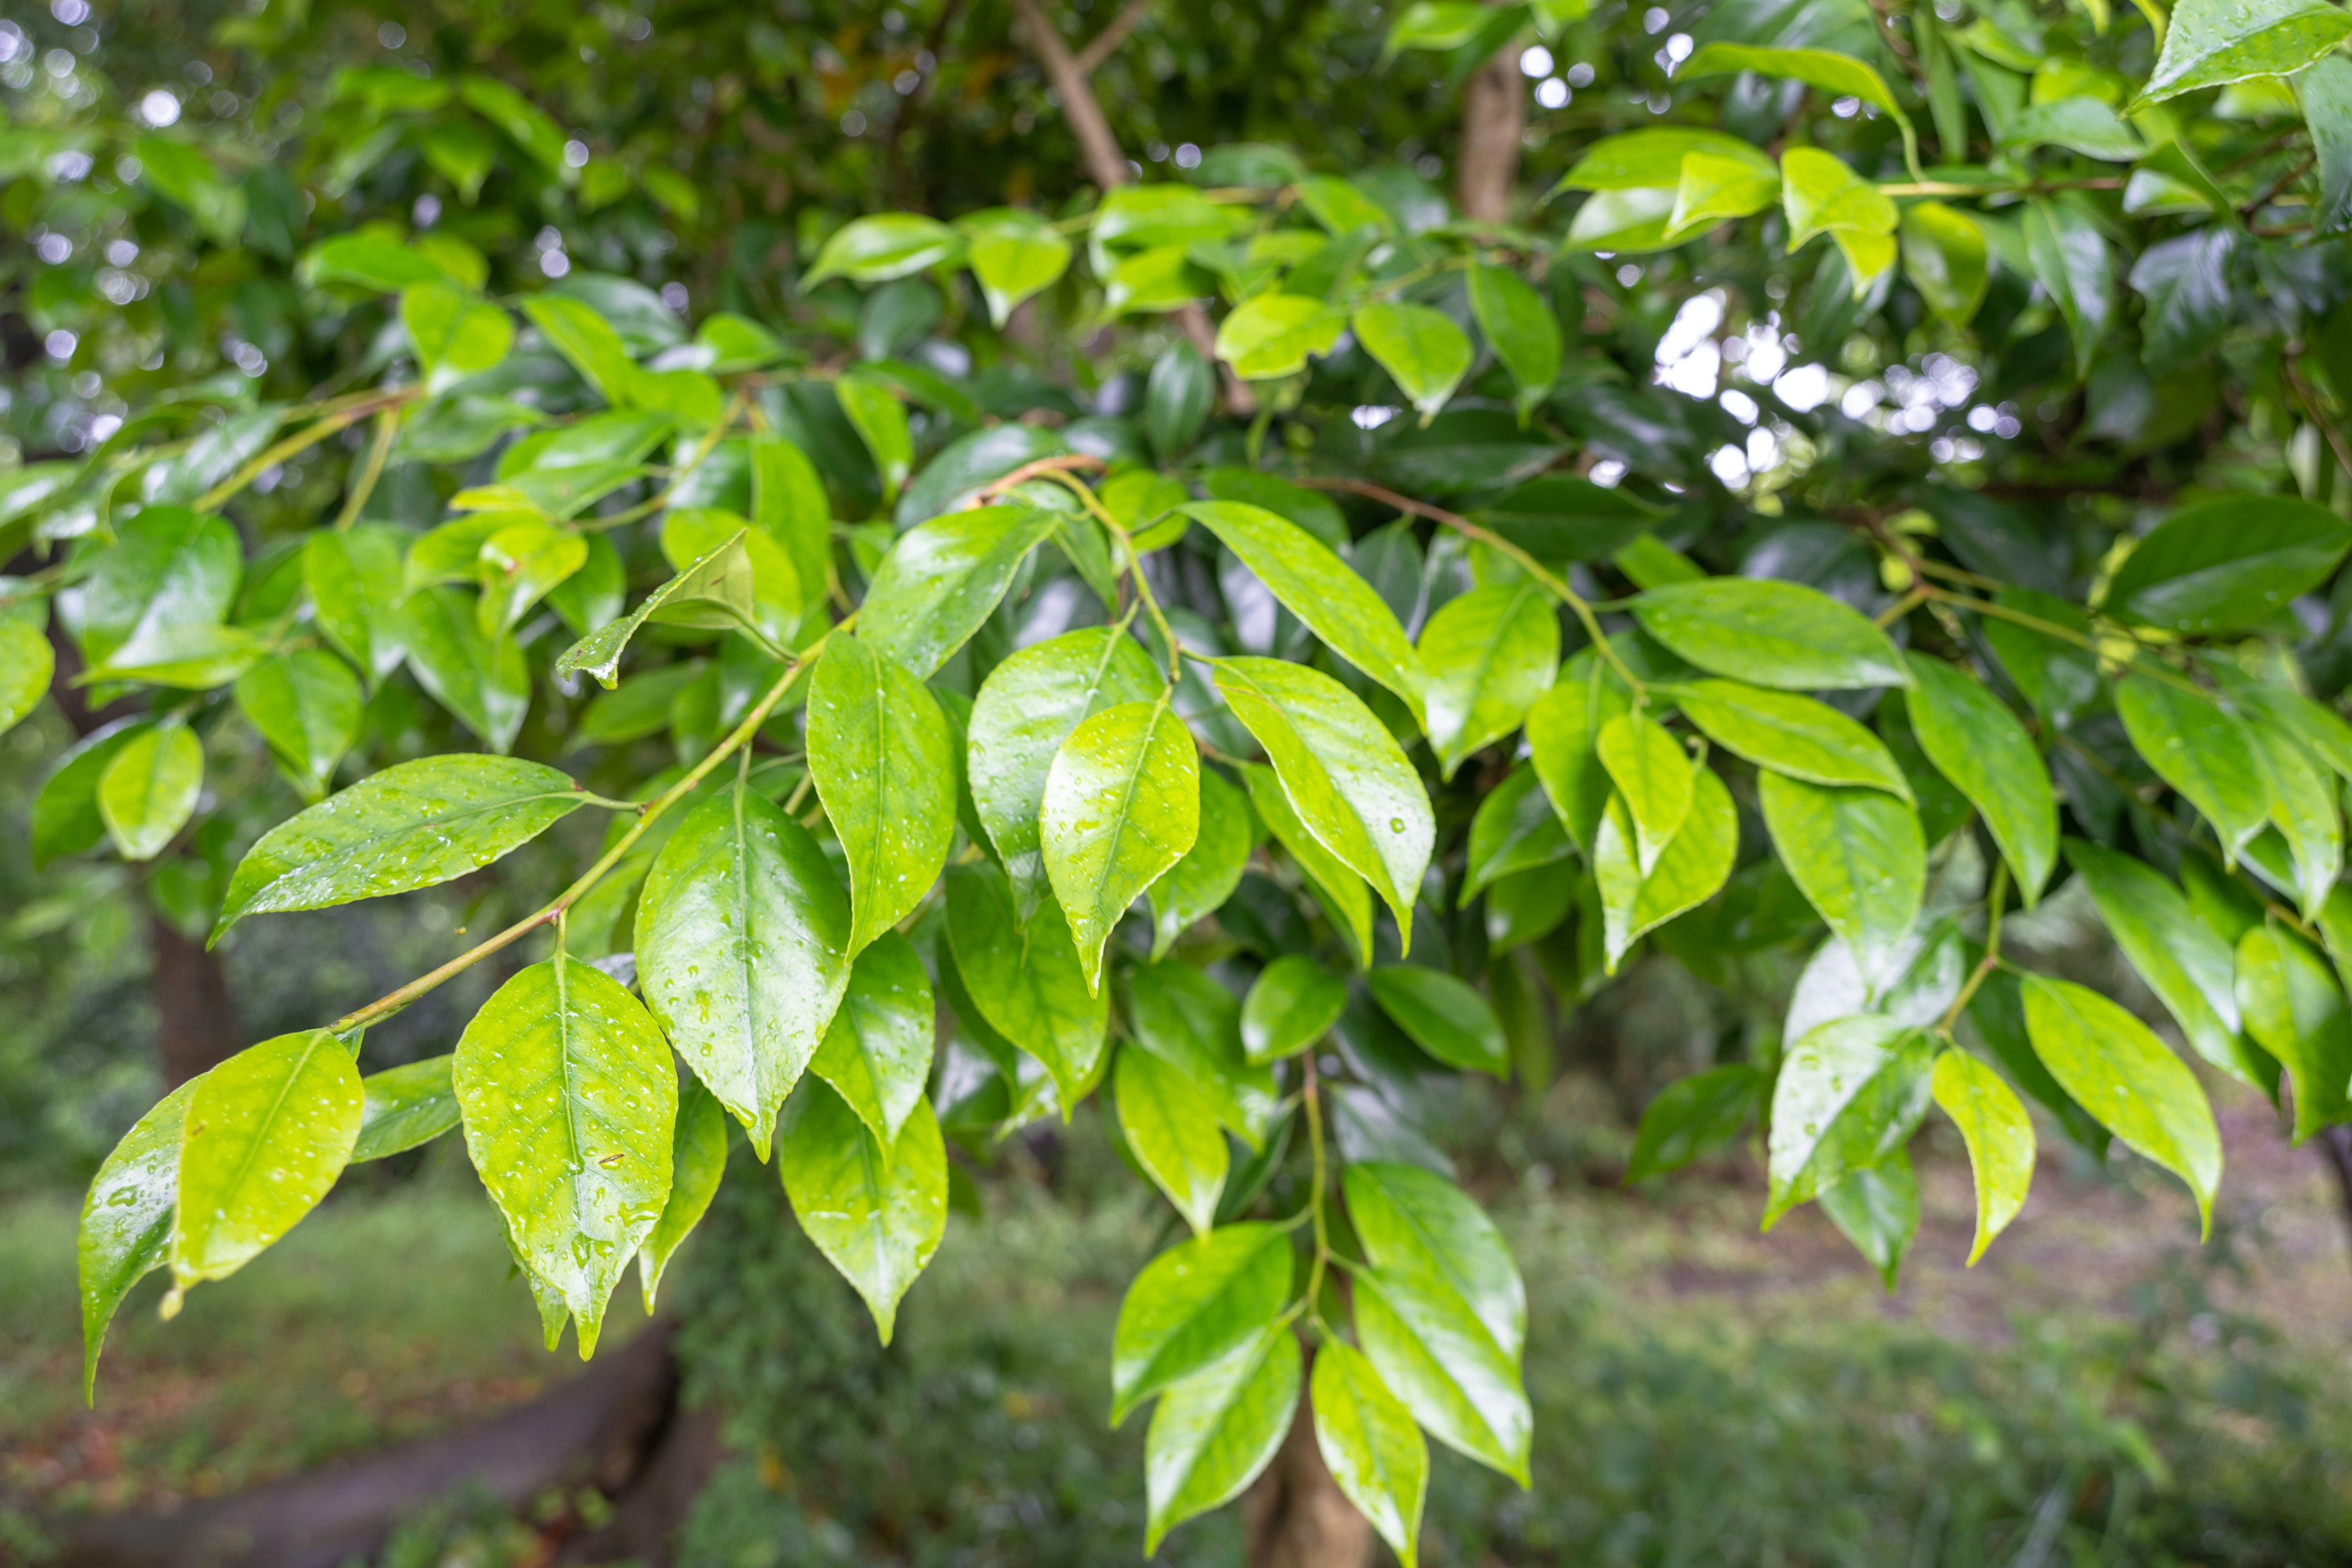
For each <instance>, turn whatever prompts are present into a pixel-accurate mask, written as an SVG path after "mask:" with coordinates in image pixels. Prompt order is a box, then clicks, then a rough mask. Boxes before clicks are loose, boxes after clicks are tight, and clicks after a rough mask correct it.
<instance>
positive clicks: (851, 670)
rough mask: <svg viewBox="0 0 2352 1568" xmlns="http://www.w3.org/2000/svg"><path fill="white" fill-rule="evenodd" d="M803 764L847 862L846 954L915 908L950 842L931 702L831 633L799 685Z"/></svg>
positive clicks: (862, 646) (842, 635)
mask: <svg viewBox="0 0 2352 1568" xmlns="http://www.w3.org/2000/svg"><path fill="white" fill-rule="evenodd" d="M807 730H808V766H809V773H810V776H811V777H813V778H814V779H815V780H816V793H817V798H818V799H819V800H821V801H823V802H824V814H825V818H826V820H827V821H829V822H831V823H832V824H833V831H834V833H835V837H838V838H839V839H840V840H841V847H842V852H843V854H844V855H845V856H846V857H847V858H848V861H849V913H850V937H849V952H850V953H851V955H852V956H855V955H856V953H857V952H860V951H861V950H863V949H864V948H865V946H866V943H867V942H872V941H873V940H874V939H875V938H876V937H877V936H880V935H881V934H882V933H883V932H884V931H888V930H890V929H891V928H892V927H893V926H896V925H897V924H898V922H899V921H901V920H903V919H905V918H906V917H907V915H908V913H909V912H911V911H912V910H913V909H914V908H915V906H916V905H917V904H919V903H920V902H922V900H923V896H924V895H925V894H926V893H928V892H929V891H930V890H931V884H932V883H933V882H935V881H937V880H938V879H939V875H940V868H941V867H943V866H945V865H946V864H947V858H948V847H949V846H950V843H952V842H953V840H954V838H955V826H956V819H955V814H956V797H955V792H956V759H955V752H954V749H953V747H952V746H951V744H950V741H949V737H948V724H947V721H946V719H944V718H942V717H941V716H940V706H939V703H938V702H936V701H935V700H933V699H932V697H931V694H930V693H929V691H926V690H925V689H923V687H922V684H921V683H920V682H919V681H918V680H917V679H915V677H914V676H912V675H910V674H908V672H907V669H906V668H905V667H904V666H902V665H900V664H899V663H898V661H897V660H896V659H891V658H884V657H882V656H881V655H880V654H879V653H877V652H876V651H875V650H874V649H873V648H872V647H868V646H867V645H866V643H865V642H864V641H863V640H861V639H860V638H857V637H852V636H851V635H850V634H849V633H847V632H842V631H837V632H835V633H833V634H832V635H831V637H828V638H827V640H826V642H825V647H824V655H823V656H822V657H821V658H818V660H817V665H816V674H815V676H814V678H813V679H811V681H810V683H809V696H808V724H807Z"/></svg>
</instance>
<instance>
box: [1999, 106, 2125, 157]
mask: <svg viewBox="0 0 2352 1568" xmlns="http://www.w3.org/2000/svg"><path fill="white" fill-rule="evenodd" d="M2000 144H2001V145H2002V146H2003V147H2005V148H2006V147H2044V146H2047V147H2063V148H2066V149H2067V150H2068V151H2070V152H2074V153H2081V154H2083V156H2084V157H2085V158H2096V159H2099V160H2100V161H2101V162H2103V163H2137V161H2138V160H2140V159H2141V158H2143V157H2145V156H2147V143H2145V142H2142V141H2141V140H2140V139H2139V133H2138V132H2136V131H2134V130H2133V129H2132V128H2131V127H2130V126H2129V125H2128V124H2126V123H2125V121H2124V120H2123V117H2122V116H2120V115H2118V114H2117V113H2116V111H2115V110H2113V109H2111V108H2109V107H2108V106H2107V105H2106V104H2105V102H2104V101H2102V100H2099V99H2095V98H2061V99H2055V100H2048V101H2044V102H2041V103H2030V104H2028V105H2026V106H2025V108H2023V109H2022V110H2019V111H2018V114H2017V116H2016V118H2015V119H2013V120H2011V121H2010V122H2009V125H2008V128H2007V129H2005V130H2004V131H2003V132H2001V135H2000Z"/></svg>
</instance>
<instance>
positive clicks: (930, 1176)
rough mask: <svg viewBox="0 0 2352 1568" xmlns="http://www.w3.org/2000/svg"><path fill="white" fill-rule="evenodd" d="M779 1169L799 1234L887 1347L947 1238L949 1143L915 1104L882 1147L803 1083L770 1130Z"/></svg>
mask: <svg viewBox="0 0 2352 1568" xmlns="http://www.w3.org/2000/svg"><path fill="white" fill-rule="evenodd" d="M776 1169H777V1172H778V1173H779V1174H780V1175H781V1176H782V1178H783V1184H784V1194H785V1195H786V1196H787V1197H789V1198H791V1199H792V1203H793V1214H794V1215H796V1216H797V1217H798V1218H799V1220H800V1222H801V1229H802V1230H803V1231H804V1232H806V1233H807V1235H808V1238H809V1239H810V1240H811V1241H813V1242H814V1243H816V1247H817V1250H818V1251H820V1252H822V1253H824V1256H825V1258H826V1260H827V1261H828V1262H830V1263H831V1264H832V1265H833V1266H834V1268H836V1269H838V1270H839V1271H840V1273H841V1277H842V1278H843V1279H846V1280H848V1281H849V1283H850V1285H851V1286H852V1287H853V1288H855V1289H856V1291H857V1293H858V1295H860V1296H861V1297H863V1298H865V1300H866V1310H868V1311H870V1312H872V1313H873V1314H874V1327H875V1331H877V1333H878V1334H879V1335H880V1336H881V1340H882V1342H883V1343H884V1344H886V1345H887V1344H888V1343H889V1342H890V1335H891V1331H892V1330H893V1329H894V1328H895V1327H896V1326H897V1322H898V1303H899V1301H900V1300H903V1299H904V1298H905V1296H906V1294H907V1290H908V1287H909V1286H911V1285H913V1284H914V1282H915V1279H916V1277H917V1276H918V1275H919V1274H921V1273H922V1271H923V1269H924V1268H925V1267H926V1266H927V1265H928V1264H929V1262H930V1260H931V1255H932V1254H933V1253H934V1252H936V1251H938V1250H939V1246H940V1238H941V1237H944V1236H945V1235H946V1234H947V1224H948V1160H947V1144H946V1142H945V1141H944V1140H943V1139H942V1138H941V1137H940V1122H939V1118H938V1116H936V1115H935V1114H934V1113H933V1112H932V1110H931V1102H930V1101H929V1100H923V1099H919V1100H916V1101H915V1108H914V1110H913V1111H912V1112H910V1113H909V1114H908V1118H907V1121H906V1123H905V1125H904V1126H902V1127H900V1128H899V1130H898V1137H897V1139H896V1140H894V1141H893V1142H891V1143H890V1144H889V1145H888V1146H887V1148H886V1147H885V1146H884V1145H883V1144H882V1143H881V1142H879V1141H878V1140H877V1138H876V1137H875V1136H874V1132H873V1130H872V1129H870V1128H868V1127H867V1126H866V1123H865V1122H863V1121H859V1120H858V1118H857V1113H856V1111H854V1110H851V1109H850V1108H849V1103H848V1101H846V1100H843V1099H842V1098H841V1096H840V1095H838V1094H836V1093H835V1092H834V1091H833V1089H832V1088H831V1087H830V1086H829V1085H827V1084H826V1083H825V1081H824V1079H815V1078H813V1079H805V1080H803V1082H802V1084H801V1086H800V1089H798V1090H797V1091H796V1092H795V1093H794V1094H793V1098H792V1100H791V1102H790V1103H789V1104H788V1105H786V1106H785V1108H784V1115H783V1120H782V1123H781V1124H780V1125H779V1127H778V1129H777V1144H776Z"/></svg>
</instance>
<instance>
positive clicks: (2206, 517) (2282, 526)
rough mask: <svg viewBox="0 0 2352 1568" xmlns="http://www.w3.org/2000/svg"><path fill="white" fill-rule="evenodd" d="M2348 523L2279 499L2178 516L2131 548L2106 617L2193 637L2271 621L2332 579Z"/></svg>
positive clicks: (2223, 503)
mask: <svg viewBox="0 0 2352 1568" xmlns="http://www.w3.org/2000/svg"><path fill="white" fill-rule="evenodd" d="M2347 550H2352V524H2347V523H2346V522H2345V521H2344V520H2343V519H2342V518H2339V517H2337V516H2336V514H2335V513H2334V512H2332V511H2329V510H2327V509H2326V508H2325V507H2319V506H2314V505H2312V504H2311V503H2310V502H2309V501H2302V500H2294V499H2292V498H2290V497H2286V496H2232V497H2230V498H2228V499H2226V500H2213V501H2208V502H2206V503H2205V504H2204V505H2202V506H2195V507H2191V508H2189V510H2186V511H2184V512H2181V513H2180V514H2179V515H2178V516H2177V517H2174V518H2173V519H2171V520H2170V521H2168V522H2166V523H2165V524H2163V525H2162V526H2161V527H2159V528H2158V529H2157V530H2156V531H2154V532H2153V533H2150V534H2149V535H2148V536H2147V538H2146V539H2143V540H2141V541H2140V542H2138V543H2137V545H2136V546H2134V548H2133V550H2132V552H2131V553H2130V554H2129V555H2128V556H2126V557H2125V558H2124V563H2123V564H2122V565H2121V566H2119V567H2117V568H2116V574H2115V578H2114V581H2113V582H2112V583H2111V584H2109V585H2108V588H2107V599H2106V607H2107V609H2108V610H2109V612H2110V613H2114V614H2119V615H2123V616H2129V617H2131V618H2133V619H2135V620H2140V621H2146V622H2147V623H2149V624H2151V625H2154V626H2162V627H2164V628H2165V629H2167V630H2168V631H2176V632H2185V633H2188V634H2190V635H2192V636H2195V635H2204V634H2210V633H2214V632H2229V631H2240V630H2243V629H2246V628H2248V627H2252V626H2261V625H2263V623H2265V622H2268V621H2272V620H2274V619H2276V618H2277V617H2278V616H2279V615H2280V614H2281V613H2282V612H2284V610H2285V609H2286V607H2287V605H2288V603H2289V602H2290V601H2292V600H2294V599H2295V598H2297V597H2299V596H2300V595H2304V594H2307V593H2309V592H2311V591H2312V590H2313V589H2315V588H2316V587H2318V586H2319V585H2320V584H2323V583H2325V582H2326V581H2327V579H2328V578H2329V577H2330V576H2331V575H2333V574H2334V573H2335V571H2336V566H2337V565H2338V564H2340V563H2342V561H2343V559H2344V553H2345V552H2346V551H2347Z"/></svg>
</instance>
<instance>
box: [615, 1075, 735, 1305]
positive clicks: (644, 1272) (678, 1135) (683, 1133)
mask: <svg viewBox="0 0 2352 1568" xmlns="http://www.w3.org/2000/svg"><path fill="white" fill-rule="evenodd" d="M669 1169H670V1181H669V1199H668V1201H667V1202H666V1203H664V1204H663V1205H662V1212H661V1218H659V1219H657V1220H656V1221H655V1222H654V1228H653V1231H652V1233H651V1234H650V1235H648V1236H647V1237H646V1239H645V1240H644V1241H643V1242H642V1243H640V1244H639V1246H638V1247H637V1279H638V1281H639V1282H640V1283H641V1284H642V1285H643V1286H644V1287H645V1294H646V1313H647V1314H648V1315H650V1314H651V1313H652V1312H653V1310H654V1297H655V1294H656V1292H657V1291H658V1290H660V1289H661V1281H662V1275H663V1274H664V1273H666V1272H667V1270H668V1268H669V1263H670V1259H671V1258H675V1257H677V1249H678V1247H680V1246H682V1245H683V1244H684V1243H685V1241H686V1238H687V1237H688V1235H689V1234H691V1233H692V1231H693V1229H694V1227H695V1226H698V1225H699V1224H701V1223H702V1216H703V1215H704V1214H705V1213H707V1212H708V1211H709V1208H710V1200H711V1199H712V1198H714V1197H716V1196H718V1195H719V1178H720V1177H721V1176H723V1175H725V1174H726V1173H727V1108H726V1107H725V1106H722V1105H720V1104H719V1100H718V1098H717V1097H716V1096H714V1095H713V1094H712V1093H711V1092H710V1091H709V1089H705V1088H703V1087H702V1084H701V1081H700V1080H699V1079H688V1080H687V1084H686V1087H685V1088H684V1089H680V1090H679V1091H678V1097H677V1127H676V1129H675V1130H674V1132H673V1134H672V1137H671V1142H670V1152H669Z"/></svg>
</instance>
